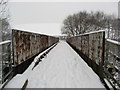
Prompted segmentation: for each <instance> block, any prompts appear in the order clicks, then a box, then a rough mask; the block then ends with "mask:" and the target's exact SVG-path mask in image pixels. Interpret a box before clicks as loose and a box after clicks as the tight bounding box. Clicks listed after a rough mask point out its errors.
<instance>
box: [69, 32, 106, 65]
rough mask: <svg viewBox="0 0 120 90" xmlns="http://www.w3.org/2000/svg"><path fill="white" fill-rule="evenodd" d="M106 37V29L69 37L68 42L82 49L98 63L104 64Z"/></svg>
mask: <svg viewBox="0 0 120 90" xmlns="http://www.w3.org/2000/svg"><path fill="white" fill-rule="evenodd" d="M104 38H105V37H104V31H102V32H96V33H90V34H84V35H80V36H76V37H71V38H69V39H67V42H68V43H70V44H71V45H73V46H74V47H75V48H76V49H78V50H80V51H81V52H82V53H83V54H84V55H85V56H87V57H89V58H90V59H91V60H92V61H94V62H95V63H96V64H97V65H103V62H104V55H103V53H104V40H105V39H104Z"/></svg>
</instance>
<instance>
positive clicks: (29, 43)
mask: <svg viewBox="0 0 120 90" xmlns="http://www.w3.org/2000/svg"><path fill="white" fill-rule="evenodd" d="M12 31H13V32H12V33H13V52H14V54H13V55H14V56H13V57H14V65H19V64H21V63H22V62H24V61H26V60H28V59H30V58H31V57H33V56H34V55H36V54H38V53H39V52H41V51H43V50H44V49H46V48H47V47H49V46H51V45H52V44H54V43H56V42H58V40H59V39H58V38H55V37H51V36H47V35H42V34H36V33H30V32H25V31H20V30H12Z"/></svg>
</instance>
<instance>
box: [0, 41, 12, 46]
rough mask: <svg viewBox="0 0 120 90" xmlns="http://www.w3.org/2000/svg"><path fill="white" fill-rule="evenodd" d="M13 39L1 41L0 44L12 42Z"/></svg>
mask: <svg viewBox="0 0 120 90" xmlns="http://www.w3.org/2000/svg"><path fill="white" fill-rule="evenodd" d="M10 42H11V40H6V41H3V42H0V45H3V44H6V43H10Z"/></svg>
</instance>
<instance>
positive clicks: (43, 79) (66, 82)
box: [5, 41, 104, 88]
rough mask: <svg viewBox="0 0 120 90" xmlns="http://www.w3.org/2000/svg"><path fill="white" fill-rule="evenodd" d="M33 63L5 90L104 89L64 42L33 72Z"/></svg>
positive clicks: (97, 78)
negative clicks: (23, 88)
mask: <svg viewBox="0 0 120 90" xmlns="http://www.w3.org/2000/svg"><path fill="white" fill-rule="evenodd" d="M33 66H34V62H33V63H32V64H31V65H30V66H29V68H28V69H27V70H26V71H25V72H24V73H23V74H21V75H17V76H16V77H14V78H13V79H12V80H11V81H10V82H9V83H8V84H7V85H6V87H5V88H21V87H22V85H23V83H24V82H25V80H26V79H28V85H27V88H104V86H103V84H102V83H101V82H100V80H99V77H98V76H97V75H96V74H95V73H94V72H93V70H92V69H91V68H90V67H89V66H88V65H87V64H86V63H85V62H84V60H83V59H82V58H81V57H80V56H79V55H78V54H77V53H76V52H75V51H74V50H73V49H72V48H71V47H70V46H69V45H68V44H67V43H66V42H64V41H60V43H58V45H57V46H56V47H54V48H53V49H52V50H51V51H50V52H49V53H48V55H47V56H46V57H45V58H43V61H42V62H40V63H39V65H37V66H36V67H35V68H34V69H33V70H32V67H33Z"/></svg>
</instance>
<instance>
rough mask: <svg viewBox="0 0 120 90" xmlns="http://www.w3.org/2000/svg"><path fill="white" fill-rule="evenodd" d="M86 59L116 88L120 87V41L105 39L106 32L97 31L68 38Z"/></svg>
mask: <svg viewBox="0 0 120 90" xmlns="http://www.w3.org/2000/svg"><path fill="white" fill-rule="evenodd" d="M67 42H68V43H69V44H70V45H71V46H72V47H73V48H74V49H75V50H76V51H77V52H78V53H79V55H80V56H81V57H82V58H83V59H84V61H85V62H86V63H87V64H88V65H89V66H90V67H91V68H92V69H93V70H94V71H95V72H96V74H98V75H99V77H100V78H101V79H102V81H103V82H105V81H106V80H105V79H107V81H108V82H109V83H110V84H111V86H112V87H113V88H114V89H118V88H120V43H119V42H116V41H113V40H108V39H107V40H105V32H104V31H97V32H91V33H87V34H81V35H79V36H75V37H71V38H68V39H67Z"/></svg>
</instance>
